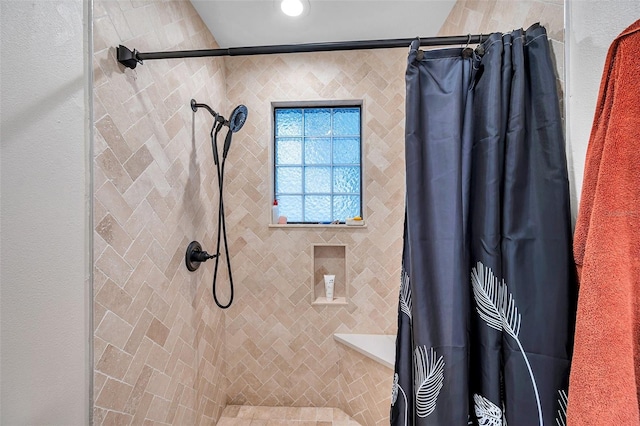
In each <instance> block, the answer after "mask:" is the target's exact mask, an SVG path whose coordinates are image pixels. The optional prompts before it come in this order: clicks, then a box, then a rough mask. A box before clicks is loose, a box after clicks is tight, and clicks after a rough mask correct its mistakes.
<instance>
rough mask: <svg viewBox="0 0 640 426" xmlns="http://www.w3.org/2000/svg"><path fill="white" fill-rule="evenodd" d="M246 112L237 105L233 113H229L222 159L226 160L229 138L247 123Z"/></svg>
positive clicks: (244, 107) (242, 106)
mask: <svg viewBox="0 0 640 426" xmlns="http://www.w3.org/2000/svg"><path fill="white" fill-rule="evenodd" d="M247 114H248V110H247V107H246V106H244V105H238V106H237V107H235V109H234V110H233V112H232V113H231V118H229V121H228V123H226V124H227V126H229V131H228V132H227V136H226V137H225V138H224V148H223V149H222V158H223V159H224V158H227V154H228V153H229V147H230V146H231V137H232V136H233V134H234V133H236V132H237V131H238V130H240V129H242V126H244V122H245V121H247Z"/></svg>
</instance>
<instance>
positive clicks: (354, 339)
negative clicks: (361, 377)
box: [333, 333, 396, 369]
mask: <svg viewBox="0 0 640 426" xmlns="http://www.w3.org/2000/svg"><path fill="white" fill-rule="evenodd" d="M333 338H334V340H335V341H337V342H339V343H342V344H343V345H345V346H348V347H349V348H351V349H353V350H355V351H357V352H360V353H361V354H362V355H364V356H366V357H369V358H371V359H372V360H374V361H376V362H378V363H380V364H382V365H384V366H385V367H388V368H391V369H393V368H394V364H395V358H396V336H395V335H391V334H346V333H336V334H334V335H333Z"/></svg>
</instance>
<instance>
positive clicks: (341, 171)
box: [333, 167, 360, 193]
mask: <svg viewBox="0 0 640 426" xmlns="http://www.w3.org/2000/svg"><path fill="white" fill-rule="evenodd" d="M333 192H334V193H338V192H343V193H344V192H356V193H357V192H360V167H334V168H333Z"/></svg>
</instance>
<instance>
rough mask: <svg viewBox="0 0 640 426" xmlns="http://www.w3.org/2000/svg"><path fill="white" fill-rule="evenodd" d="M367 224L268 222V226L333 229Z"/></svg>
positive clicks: (364, 226) (362, 226)
mask: <svg viewBox="0 0 640 426" xmlns="http://www.w3.org/2000/svg"><path fill="white" fill-rule="evenodd" d="M366 227H367V224H366V223H365V224H364V225H345V224H339V225H331V224H329V223H327V224H324V223H287V224H284V225H280V224H273V223H270V224H269V228H281V229H295V228H333V229H347V228H349V229H363V228H366Z"/></svg>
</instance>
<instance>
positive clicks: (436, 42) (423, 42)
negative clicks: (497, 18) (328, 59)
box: [116, 34, 487, 69]
mask: <svg viewBox="0 0 640 426" xmlns="http://www.w3.org/2000/svg"><path fill="white" fill-rule="evenodd" d="M486 37H487V35H486V34H485V35H484V36H483V35H482V34H475V35H472V34H467V35H457V36H440V37H414V38H399V39H388V40H359V41H339V42H329V43H305V44H281V45H271V46H251V47H229V48H222V49H197V50H174V51H168V52H148V53H143V52H138V50H136V49H133V50H131V49H129V48H127V47H126V46H123V45H119V46H118V47H117V48H116V51H117V58H118V62H120V63H121V64H122V65H124V66H125V67H127V68H131V69H134V68H135V67H136V66H137V65H138V64H142V61H143V60H145V59H174V58H176V59H177V58H203V57H217V56H250V55H272V54H281V53H303V52H330V51H341V50H365V49H391V48H396V47H408V46H409V45H410V44H411V42H412V41H414V40H416V39H418V40H420V46H447V45H456V44H459V45H463V46H464V45H465V44H466V45H469V44H479V43H482V40H483V38H484V39H486Z"/></svg>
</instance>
